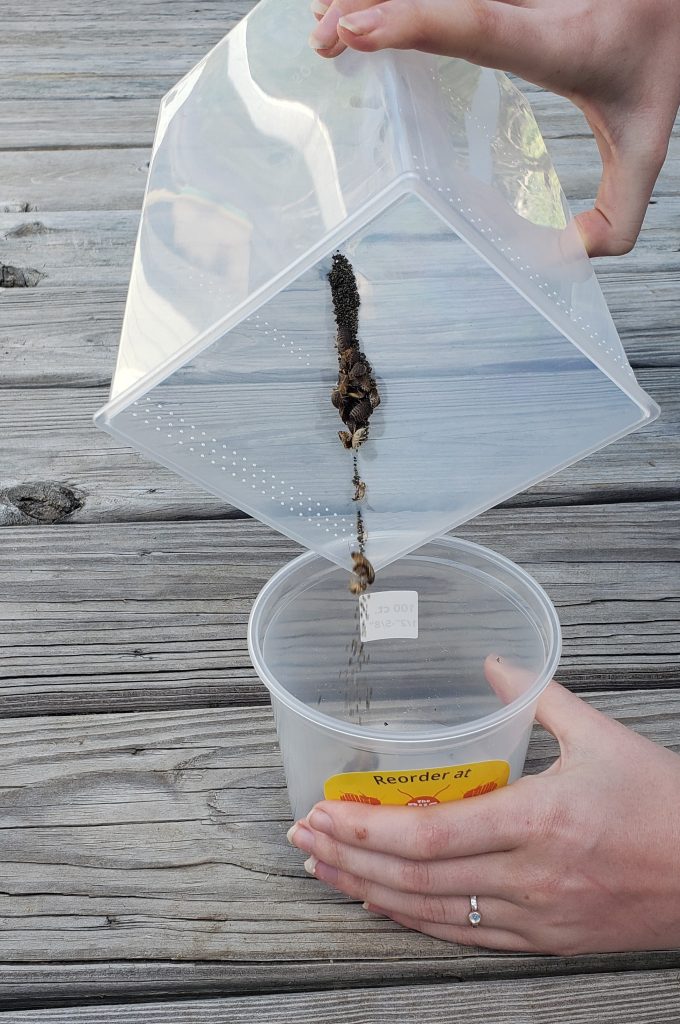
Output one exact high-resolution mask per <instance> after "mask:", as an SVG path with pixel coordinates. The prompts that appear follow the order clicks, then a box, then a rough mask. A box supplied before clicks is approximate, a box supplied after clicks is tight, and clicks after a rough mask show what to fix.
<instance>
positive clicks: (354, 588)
mask: <svg viewBox="0 0 680 1024" xmlns="http://www.w3.org/2000/svg"><path fill="white" fill-rule="evenodd" d="M367 588H368V583H367V582H366V580H359V579H353V580H350V584H349V592H350V594H363V593H364V591H365V590H366V589H367Z"/></svg>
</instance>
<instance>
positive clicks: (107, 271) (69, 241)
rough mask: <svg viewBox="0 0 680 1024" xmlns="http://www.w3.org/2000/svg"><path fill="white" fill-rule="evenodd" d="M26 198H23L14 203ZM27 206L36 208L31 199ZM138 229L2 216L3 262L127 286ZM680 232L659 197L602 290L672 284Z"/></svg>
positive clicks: (116, 215)
mask: <svg viewBox="0 0 680 1024" xmlns="http://www.w3.org/2000/svg"><path fill="white" fill-rule="evenodd" d="M91 155H92V154H90V156H91ZM678 155H679V157H680V143H679V146H678ZM138 173H139V172H138ZM24 199H25V196H22V198H21V200H20V201H17V204H15V205H19V204H20V202H23V201H24ZM26 202H28V203H29V205H32V204H31V200H30V198H28V199H26ZM138 226H139V212H138V211H137V210H115V209H112V210H74V211H72V210H67V211H45V212H42V213H41V212H40V211H34V210H31V211H28V212H26V213H24V212H21V211H10V212H8V213H2V212H0V239H1V241H2V253H3V260H4V261H5V262H7V263H17V264H20V263H32V264H34V265H36V266H38V267H39V269H40V270H41V271H42V272H43V273H45V275H46V280H45V282H44V283H42V284H41V288H40V292H41V293H43V292H46V291H48V290H49V289H57V290H59V291H60V292H61V291H63V289H64V288H65V287H68V286H70V287H73V283H74V277H75V278H76V280H77V284H78V285H79V287H80V288H81V289H82V288H83V287H85V288H90V289H91V288H93V287H97V288H98V289H101V288H102V287H104V286H105V287H106V288H112V287H115V286H121V287H127V283H128V279H129V275H130V263H131V261H132V252H133V249H134V243H135V238H136V234H137V229H138ZM678 228H680V196H667V197H661V198H659V200H658V201H657V202H656V203H655V205H653V206H651V207H650V209H649V213H648V216H647V221H646V226H645V230H644V231H643V233H642V235H641V238H640V242H639V245H638V247H637V248H636V250H635V252H634V253H633V254H631V256H630V258H629V259H627V260H626V259H621V258H620V257H619V258H618V259H607V260H600V261H599V262H598V263H597V264H596V269H597V272H598V277H599V278H600V280H601V281H602V283H603V286H604V287H610V288H611V287H614V288H615V287H616V285H617V284H623V285H624V286H627V285H628V284H629V283H630V281H631V279H632V276H633V272H634V273H635V274H645V275H650V276H649V277H647V278H645V282H644V283H645V284H646V285H647V287H648V288H649V287H655V286H657V285H658V287H663V285H664V284H666V285H667V284H669V283H672V281H673V280H675V278H676V277H677V272H678V269H679V268H680V256H679V255H678V247H677V245H675V244H674V243H675V242H677V236H678ZM652 275H653V276H652ZM669 278H671V281H669ZM614 294H616V292H614ZM13 298H15V296H13V295H11V294H9V293H7V295H6V296H3V302H4V301H6V302H7V304H8V305H9V306H11V305H12V301H11V300H12V299H13Z"/></svg>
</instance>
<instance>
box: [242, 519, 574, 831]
mask: <svg viewBox="0 0 680 1024" xmlns="http://www.w3.org/2000/svg"><path fill="white" fill-rule="evenodd" d="M378 583H379V586H376V588H375V593H372V594H371V598H370V600H371V605H370V608H369V609H368V611H367V618H368V621H366V619H365V618H364V621H363V622H362V623H360V622H359V621H358V618H357V609H358V607H359V606H358V603H357V600H356V598H353V597H352V596H351V595H350V594H349V593H348V591H347V587H346V575H345V573H344V572H343V571H342V570H341V569H338V568H337V567H335V566H333V565H329V563H328V562H327V561H326V560H325V559H323V558H321V557H319V556H318V555H315V554H313V553H308V554H305V555H302V556H301V557H300V558H297V559H295V561H293V562H291V563H290V564H289V565H287V566H285V567H284V568H283V569H281V570H280V571H279V572H277V573H276V575H275V576H274V577H273V578H272V579H271V580H270V581H269V582H268V583H267V584H266V586H265V587H264V589H263V590H262V591H261V593H260V595H259V596H258V598H257V600H256V601H255V604H254V606H253V610H252V613H251V616H250V622H249V626H248V645H249V650H250V656H251V659H252V661H253V665H254V666H255V668H256V670H257V672H258V675H259V676H260V678H261V679H262V681H263V682H264V684H265V685H266V686H267V688H268V689H269V692H270V694H271V699H272V706H273V709H274V717H275V720H276V728H277V731H278V736H279V744H280V747H281V752H282V755H283V763H284V766H285V771H286V779H287V783H288V792H289V796H290V801H291V805H292V809H293V814H294V816H295V817H300V816H302V815H304V814H306V813H307V812H308V811H309V810H310V808H311V807H312V805H313V804H314V803H315V801H317V800H319V799H323V796H324V791H325V793H326V795H327V796H328V797H329V798H339V799H351V800H358V801H360V802H368V803H400V804H408V803H411V804H415V805H421V806H422V805H426V804H429V803H437V802H444V801H448V800H450V799H456V798H462V797H465V796H472V795H477V794H478V793H481V792H488V791H489V790H490V789H494V788H496V787H497V786H501V785H504V784H505V783H506V782H508V781H510V782H512V781H513V780H514V779H516V778H518V777H519V776H520V775H521V773H522V767H523V765H524V758H525V754H526V748H527V744H528V741H529V736H530V733H531V726H532V722H533V716H534V709H535V706H536V702H537V700H538V697H539V695H540V693H541V691H542V690H543V689H544V687H545V686H546V684H547V683H548V681H549V680H550V679H551V677H552V675H553V673H554V671H555V667H556V665H557V663H558V661H559V656H560V628H559V622H558V619H557V614H556V612H555V609H554V608H553V605H552V604H551V602H550V600H549V598H548V597H547V595H546V594H545V592H544V591H543V590H542V589H541V587H539V585H538V584H537V583H536V582H535V581H534V580H533V579H532V578H531V576H529V575H528V574H527V573H526V572H524V571H523V570H522V569H520V568H519V567H518V566H516V565H513V563H512V562H509V561H508V560H507V559H506V558H503V557H501V556H500V555H497V554H495V553H494V552H492V551H489V550H487V549H486V548H482V547H479V546H478V545H476V544H470V543H468V542H466V541H462V540H458V539H454V538H450V537H447V538H442V539H440V540H437V541H435V542H432V543H430V544H428V545H426V546H425V547H424V548H422V549H420V550H419V551H417V552H415V553H412V554H409V555H407V556H406V557H404V558H401V559H399V560H398V561H396V562H393V563H392V564H391V565H390V566H389V567H388V568H386V569H384V570H383V571H382V572H381V574H380V578H379V581H378ZM414 593H415V594H416V595H417V597H414ZM362 601H363V599H362ZM386 609H387V610H388V611H386ZM414 620H417V622H415V628H414ZM360 628H363V629H369V631H371V632H372V633H373V634H376V633H377V634H381V635H382V636H383V637H384V638H383V639H372V640H367V641H365V642H364V643H363V648H362V647H361V646H360V642H359V641H360ZM405 632H407V633H409V637H408V638H406V637H405V636H404V633H405ZM399 634H401V636H399ZM490 654H495V655H498V656H501V657H502V658H503V659H504V660H506V661H508V662H512V663H514V664H515V665H516V666H517V667H518V673H519V676H518V678H519V679H520V680H521V682H519V683H518V696H516V698H515V699H514V700H513V701H512V703H507V704H506V703H504V702H503V701H502V700H501V699H500V697H499V696H497V694H496V693H495V692H494V690H493V689H492V688H491V686H490V685H489V683H488V682H487V681H486V678H485V675H484V669H483V665H484V660H485V658H486V657H487V656H488V655H490ZM357 773H358V774H357Z"/></svg>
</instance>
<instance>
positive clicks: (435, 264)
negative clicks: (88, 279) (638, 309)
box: [96, 0, 657, 569]
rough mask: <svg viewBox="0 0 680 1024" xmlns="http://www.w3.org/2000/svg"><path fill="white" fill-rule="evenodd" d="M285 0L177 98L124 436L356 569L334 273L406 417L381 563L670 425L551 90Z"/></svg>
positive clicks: (377, 455) (126, 338) (124, 346)
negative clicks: (369, 41)
mask: <svg viewBox="0 0 680 1024" xmlns="http://www.w3.org/2000/svg"><path fill="white" fill-rule="evenodd" d="M312 24H313V23H312V22H310V15H309V10H308V0H263V2H262V3H260V4H258V6H257V7H255V8H254V9H253V10H252V11H251V13H250V14H248V16H247V17H246V18H244V19H243V20H242V21H241V22H240V23H239V24H238V25H237V26H236V27H235V28H234V29H233V31H232V32H231V33H230V34H229V35H228V36H227V37H226V38H225V39H224V40H223V41H222V42H221V43H220V44H219V45H218V46H217V47H216V48H215V49H214V50H212V51H211V53H209V54H208V56H207V57H206V58H205V59H204V60H202V61H201V62H200V64H198V65H197V66H196V67H195V68H194V69H193V70H192V71H190V72H189V74H188V75H186V76H185V77H184V78H183V79H182V80H181V82H179V83H178V84H177V85H176V86H175V87H174V88H173V89H172V90H171V91H170V92H169V93H168V94H167V96H166V97H165V99H164V100H163V103H162V107H161V111H160V117H159V122H158V130H157V134H156V139H155V142H154V150H153V156H152V160H151V165H150V170H149V180H148V188H147V192H146V196H145V200H144V208H143V212H142V219H141V225H140V231H139V237H138V242H137V248H136V252H135V257H134V262H133V268H132V277H131V282H130V291H129V296H128V302H127V307H126V312H125V320H124V324H123V332H122V338H121V345H120V351H119V355H118V361H117V364H116V369H115V374H114V379H113V386H112V391H111V399H110V401H109V403H108V404H107V405H106V406H105V408H104V409H102V410H101V411H100V413H98V415H97V417H96V422H97V423H98V425H99V426H101V427H102V428H103V429H105V430H107V431H108V432H109V433H111V434H112V435H113V436H114V437H116V438H118V439H119V440H121V441H123V442H125V443H129V444H131V445H132V446H134V447H135V448H137V449H138V450H139V451H141V452H144V453H145V454H146V455H148V456H149V457H150V458H152V459H154V460H156V461H157V462H159V463H161V464H162V465H164V466H168V467H169V468H171V469H173V470H175V471H176V472H177V473H179V474H181V475H182V476H184V477H187V478H188V479H190V480H192V481H194V482H195V483H196V484H198V485H200V486H201V487H203V488H205V489H206V490H208V491H211V492H212V493H214V494H217V495H219V496H220V497H222V498H223V499H224V500H225V502H229V503H231V504H233V505H236V506H237V507H239V508H241V509H243V510H245V511H246V512H249V513H250V514H252V515H253V516H256V517H257V518H258V519H260V520H262V521H263V522H265V523H268V524H269V525H271V526H273V527H275V528H276V529H277V530H280V531H281V532H282V533H285V534H287V535H288V536H290V537H292V538H294V539H295V540H297V541H299V542H300V543H302V544H303V545H304V546H305V547H307V548H310V549H312V550H314V551H316V552H318V553H319V554H322V555H324V557H326V558H328V559H330V560H332V561H333V562H335V563H337V564H338V565H341V566H344V567H345V568H349V567H350V552H351V551H352V550H353V549H354V548H355V547H356V543H357V538H356V518H355V515H354V511H355V509H354V505H353V503H352V490H351V487H350V486H349V476H350V475H351V469H349V467H348V453H347V452H346V451H344V450H343V448H342V446H341V445H340V444H339V442H338V438H337V430H338V427H339V426H341V424H340V423H339V420H338V415H337V412H336V410H335V409H334V408H333V407H332V406H331V403H330V400H329V394H330V391H331V388H332V386H333V384H334V383H335V381H336V379H337V359H336V352H335V344H334V343H335V323H334V319H333V311H332V305H331V295H330V290H329V285H328V281H327V276H326V275H327V272H328V270H329V267H330V263H331V256H332V254H333V252H334V251H335V250H336V249H338V248H340V249H341V250H342V252H343V253H344V254H346V256H347V257H348V258H349V260H350V261H351V263H352V265H353V267H354V270H355V273H356V277H357V281H358V288H359V293H360V296H361V308H360V311H359V338H360V341H361V344H362V347H363V350H364V352H365V354H366V355H367V357H368V359H369V360H370V362H371V364H372V366H373V369H374V371H375V375H376V379H377V381H378V384H379V387H380V394H381V396H382V403H381V405H380V407H379V408H377V409H376V410H375V414H374V415H373V417H372V419H371V435H370V441H369V443H367V444H366V445H364V447H362V448H361V449H360V450H359V455H358V457H359V463H360V473H361V477H362V479H363V480H365V481H366V482H367V484H368V493H367V499H366V504H365V508H364V518H365V525H366V530H367V536H368V539H367V544H366V553H367V556H368V558H369V559H370V560H371V562H372V563H373V565H374V566H375V568H376V569H379V568H380V567H381V566H385V565H387V564H388V563H389V562H390V561H392V560H394V559H396V558H398V557H399V556H400V555H403V554H404V553H406V552H407V551H409V550H413V549H415V548H417V547H419V546H420V545H422V544H424V543H425V542H427V541H428V540H430V539H432V538H433V537H435V536H439V535H441V534H443V533H445V532H446V531H448V530H450V529H452V528H453V527H455V526H457V525H458V524H460V523H463V522H465V521H466V520H467V519H470V518H471V517H472V516H474V515H476V514H477V513H479V512H481V511H482V510H483V509H485V508H488V507H490V506H492V505H495V504H496V503H498V502H499V501H501V500H503V499H506V498H507V497H509V496H510V495H512V494H514V493H516V492H518V491H521V490H523V489H524V488H526V487H528V486H529V485H530V484H532V483H534V482H536V481H538V480H540V479H542V478H544V477H546V476H549V475H550V474H552V473H554V472H555V471H556V470H558V469H560V468H562V467H564V466H566V465H568V464H569V463H571V462H574V461H575V460H577V459H579V458H582V457H583V456H584V455H587V454H589V453H590V452H593V451H595V450H596V449H597V448H600V447H602V446H603V445H605V444H607V443H608V442H610V441H612V440H614V439H616V438H618V437H621V436H623V435H624V434H626V433H628V432H629V431H631V430H634V429H635V428H636V427H638V426H640V425H641V424H643V423H645V422H648V421H649V420H650V419H652V418H654V416H655V415H656V413H657V409H656V406H655V405H654V403H653V402H652V401H651V400H650V399H649V398H648V396H647V395H646V394H645V393H644V392H643V391H642V390H641V389H640V387H639V386H638V385H637V383H636V381H635V378H634V376H633V374H632V371H631V369H630V366H629V365H628V362H627V360H626V357H625V353H624V351H623V347H622V345H621V342H620V340H619V337H618V335H617V332H616V329H615V327H614V325H613V323H612V320H611V317H610V315H609V312H608V310H607V306H606V304H605V301H604V298H603V296H602V293H601V291H600V288H599V286H598V284H597V281H596V279H595V276H594V274H593V270H592V268H591V265H590V263H589V261H588V259H587V258H586V254H585V252H584V250H583V247H582V244H581V242H580V239H579V235H578V231H577V230H576V227H575V225H574V222H573V220H572V218H571V214H570V212H569V209H568V206H567V203H566V201H565V199H564V196H563V194H562V191H561V189H560V186H559V182H558V180H557V176H556V174H555V171H554V169H553V166H552V163H551V161H550V158H549V156H548V153H547V152H546V149H545V146H544V143H543V140H542V138H541V135H540V132H539V130H538V127H537V125H536V121H535V120H534V117H533V114H532V112H531V109H530V107H529V104H528V102H527V100H526V99H525V98H524V97H523V96H522V94H521V93H520V92H519V90H518V89H517V88H516V87H515V86H514V85H513V84H512V83H511V82H510V80H509V79H508V78H507V77H506V76H505V75H503V74H501V73H500V72H495V71H492V70H489V69H483V68H477V67H474V66H472V65H470V64H467V63H465V62H464V61H460V60H452V59H448V58H439V57H434V56H430V55H427V54H420V53H406V52H395V51H386V52H383V53H376V54H357V53H353V52H350V51H347V52H345V53H343V54H342V55H341V56H340V57H339V58H338V59H337V60H331V61H329V60H322V59H321V58H320V57H319V56H318V55H317V54H316V53H314V52H313V51H312V50H311V49H310V48H309V46H308V43H307V36H308V33H309V30H310V27H312Z"/></svg>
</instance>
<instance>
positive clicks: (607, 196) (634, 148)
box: [575, 119, 668, 256]
mask: <svg viewBox="0 0 680 1024" xmlns="http://www.w3.org/2000/svg"><path fill="white" fill-rule="evenodd" d="M588 120H589V123H590V119H588ZM591 128H592V129H593V132H594V134H595V138H596V140H597V145H598V149H599V150H600V156H601V157H602V180H601V181H600V187H599V188H598V190H597V198H596V200H595V206H594V207H593V209H592V210H587V211H586V212H585V213H580V214H579V215H578V216H577V217H576V218H575V220H576V224H577V227H578V229H579V231H580V232H581V236H582V238H583V242H584V245H585V247H586V251H587V253H588V255H589V256H622V255H623V254H624V253H627V252H630V250H631V249H632V248H633V246H634V245H635V242H636V241H637V237H638V235H639V234H640V228H641V227H642V222H643V220H644V218H645V213H646V212H647V206H648V204H649V199H650V196H651V194H652V190H653V188H654V184H655V182H656V179H657V177H658V176H659V171H660V170H661V168H662V166H663V163H664V160H665V158H666V151H667V148H668V142H667V140H666V141H665V142H663V141H661V142H659V141H657V140H654V141H651V142H650V141H649V136H648V134H647V133H645V131H644V130H643V129H641V127H640V126H639V125H637V124H636V122H635V121H631V122H629V126H627V128H626V132H625V137H624V139H623V142H622V144H621V145H617V146H616V147H614V145H613V144H612V143H611V142H610V141H609V140H608V139H607V138H605V136H604V135H603V133H602V131H601V130H600V129H599V128H598V127H597V126H596V125H593V124H592V123H591Z"/></svg>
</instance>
